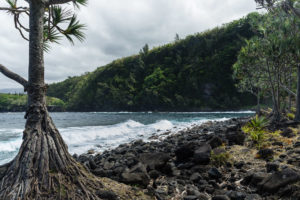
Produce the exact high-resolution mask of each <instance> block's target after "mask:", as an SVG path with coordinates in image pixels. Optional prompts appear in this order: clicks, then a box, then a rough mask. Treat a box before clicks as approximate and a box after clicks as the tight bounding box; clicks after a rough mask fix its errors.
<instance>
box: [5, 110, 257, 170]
mask: <svg viewBox="0 0 300 200" xmlns="http://www.w3.org/2000/svg"><path fill="white" fill-rule="evenodd" d="M253 114H254V113H253V112H251V111H241V112H153V113H152V112H134V113H133V112H84V113H83V112H82V113H76V112H75V113H74V112H63V113H50V115H51V117H52V119H53V120H54V123H55V124H56V126H57V128H58V129H59V131H60V133H61V135H62V137H63V139H64V140H65V142H66V143H67V145H68V147H69V152H70V153H72V154H74V153H77V154H82V153H86V152H87V151H88V150H90V149H94V150H95V151H96V152H102V151H104V150H108V149H111V148H115V147H117V146H118V145H120V144H122V143H127V142H131V141H133V140H136V139H143V140H145V141H147V140H148V138H149V137H150V136H152V135H153V134H161V133H164V132H165V131H172V132H173V133H176V132H178V131H179V130H183V129H186V128H189V127H191V126H193V125H199V124H201V123H203V122H206V121H209V120H228V119H230V118H234V117H246V116H251V115H253ZM24 125H25V119H24V113H0V165H2V164H4V163H7V162H9V161H10V160H12V159H13V158H14V156H16V154H17V152H18V150H19V147H20V146H21V143H22V134H23V129H24Z"/></svg>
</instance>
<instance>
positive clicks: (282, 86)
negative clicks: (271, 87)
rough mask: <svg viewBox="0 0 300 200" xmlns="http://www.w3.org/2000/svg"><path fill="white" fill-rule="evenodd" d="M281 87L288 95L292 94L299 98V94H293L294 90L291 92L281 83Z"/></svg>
mask: <svg viewBox="0 0 300 200" xmlns="http://www.w3.org/2000/svg"><path fill="white" fill-rule="evenodd" d="M280 87H281V88H282V89H284V90H285V91H286V92H287V93H289V94H291V95H293V96H295V97H297V94H296V93H295V92H293V91H292V90H290V89H289V88H287V87H286V86H284V85H282V84H281V83H280Z"/></svg>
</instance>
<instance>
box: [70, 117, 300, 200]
mask: <svg viewBox="0 0 300 200" xmlns="http://www.w3.org/2000/svg"><path fill="white" fill-rule="evenodd" d="M248 120H249V119H247V118H245V119H232V120H228V121H225V122H207V123H204V124H202V125H200V126H194V127H192V128H190V129H187V130H184V131H180V132H178V133H176V134H174V133H171V132H165V133H163V134H159V135H156V134H154V135H153V136H152V137H151V138H150V140H152V141H151V142H143V141H141V140H138V141H134V142H132V143H129V144H123V145H120V146H119V147H118V148H116V149H113V150H111V151H105V152H103V153H99V154H97V153H96V152H94V151H92V150H91V151H89V153H88V154H83V155H80V156H78V155H74V158H75V159H77V160H78V161H79V162H81V163H82V164H83V165H84V166H85V167H86V168H88V169H89V170H90V171H91V172H92V173H93V174H95V175H97V176H99V177H108V178H110V179H113V180H116V181H118V182H123V183H125V184H129V185H134V186H138V187H139V188H144V191H147V192H146V193H149V194H152V195H154V196H155V197H156V198H157V199H161V200H167V199H184V200H197V199H201V200H206V199H207V200H208V199H214V200H218V199H222V200H223V199H224V200H227V199H234V200H239V199H242V200H244V199H245V200H246V199H247V200H249V199H253V200H259V199H299V198H300V193H299V191H300V168H299V166H300V162H299V161H300V156H299V155H300V154H299V151H300V150H299V147H300V145H299V143H300V135H299V130H300V129H299V126H298V125H297V124H296V123H292V122H289V121H286V122H284V123H283V125H282V126H281V127H278V130H280V134H279V135H278V137H276V139H275V138H273V137H271V138H269V139H268V141H267V143H268V146H267V147H265V148H263V149H261V150H259V149H257V148H256V146H252V145H250V143H251V142H250V141H249V135H247V134H245V133H244V132H243V131H242V129H243V128H242V127H244V126H245V124H246V123H247V122H248ZM278 133H279V132H278Z"/></svg>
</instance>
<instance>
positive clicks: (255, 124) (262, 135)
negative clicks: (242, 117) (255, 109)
mask: <svg viewBox="0 0 300 200" xmlns="http://www.w3.org/2000/svg"><path fill="white" fill-rule="evenodd" d="M267 125H268V121H267V120H266V118H265V117H258V115H256V116H255V118H253V119H252V120H251V121H250V122H248V123H247V124H246V125H245V126H244V127H242V130H243V132H244V133H246V134H248V135H249V137H248V138H249V140H250V141H252V142H253V143H254V144H255V145H256V146H257V147H258V148H259V149H260V148H261V147H262V145H263V143H264V141H265V139H266V134H267V132H268V131H267V130H266V126H267Z"/></svg>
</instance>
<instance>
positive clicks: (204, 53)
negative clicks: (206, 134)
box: [48, 13, 261, 111]
mask: <svg viewBox="0 0 300 200" xmlns="http://www.w3.org/2000/svg"><path fill="white" fill-rule="evenodd" d="M258 18H261V16H260V15H259V14H257V13H252V14H249V15H248V16H247V17H245V18H242V19H240V20H236V21H233V22H231V23H228V24H225V25H223V26H222V27H217V28H215V29H212V30H208V31H206V32H203V33H198V34H195V35H191V36H188V37H186V38H185V39H179V37H176V40H175V41H174V42H173V43H170V44H166V45H164V46H161V47H156V48H154V49H152V50H149V47H148V45H145V46H144V47H143V48H142V49H141V51H140V53H139V54H138V55H133V56H130V57H126V58H122V59H119V60H116V61H113V62H112V63H110V64H108V65H106V66H104V67H99V68H98V69H97V70H95V71H94V72H91V73H87V74H85V75H83V76H78V77H70V78H68V79H67V80H65V81H63V82H60V83H55V84H51V85H50V86H49V89H48V96H53V97H57V98H59V99H62V100H63V101H65V102H66V107H67V109H68V110H76V111H92V110H93V111H114V110H132V111H141V110H186V111H191V110H193V111H195V110H225V109H226V110H229V109H239V108H241V107H243V106H246V105H254V98H253V96H252V95H251V94H249V93H248V92H246V93H241V92H239V91H238V89H237V88H236V87H235V85H236V84H237V82H236V80H235V79H233V77H232V74H233V70H232V66H233V64H234V63H235V62H236V60H237V55H238V52H239V51H240V49H241V47H242V46H244V45H245V39H250V38H251V37H253V36H254V35H255V32H254V31H253V30H254V28H253V27H252V24H253V21H257V20H258Z"/></svg>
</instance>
